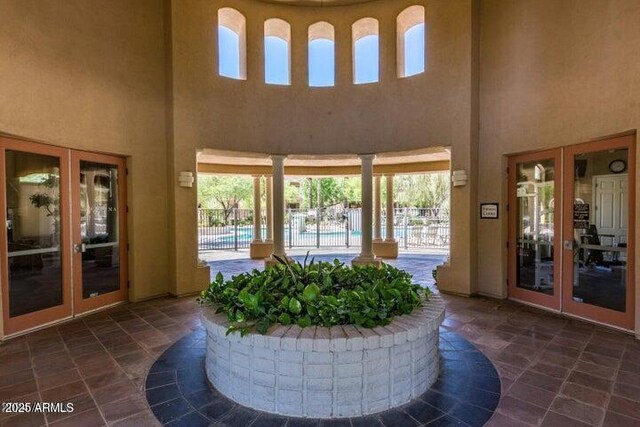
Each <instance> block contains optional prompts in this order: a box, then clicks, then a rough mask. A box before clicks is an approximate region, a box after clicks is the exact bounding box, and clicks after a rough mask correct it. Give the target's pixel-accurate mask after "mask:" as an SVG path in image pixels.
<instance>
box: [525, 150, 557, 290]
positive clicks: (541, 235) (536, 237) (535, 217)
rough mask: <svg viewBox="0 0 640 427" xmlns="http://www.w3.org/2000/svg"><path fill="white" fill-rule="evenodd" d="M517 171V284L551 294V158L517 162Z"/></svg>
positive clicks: (552, 209) (553, 167) (552, 223)
mask: <svg viewBox="0 0 640 427" xmlns="http://www.w3.org/2000/svg"><path fill="white" fill-rule="evenodd" d="M516 173H517V178H516V179H517V184H516V192H517V193H516V242H517V246H516V255H517V262H516V286H518V287H519V288H524V289H528V290H532V291H536V292H542V293H545V294H548V295H553V292H554V289H553V282H554V280H553V251H554V248H553V233H554V179H555V165H554V161H553V160H551V159H548V160H542V161H534V162H528V163H519V164H518V165H517V171H516Z"/></svg>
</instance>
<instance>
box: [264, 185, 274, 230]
mask: <svg viewBox="0 0 640 427" xmlns="http://www.w3.org/2000/svg"><path fill="white" fill-rule="evenodd" d="M265 187H266V188H265V193H266V198H267V239H266V241H267V242H273V178H271V175H267V176H266V180H265Z"/></svg>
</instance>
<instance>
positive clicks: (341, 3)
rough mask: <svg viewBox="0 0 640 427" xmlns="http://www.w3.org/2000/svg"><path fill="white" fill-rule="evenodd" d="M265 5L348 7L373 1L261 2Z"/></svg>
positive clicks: (297, 0)
mask: <svg viewBox="0 0 640 427" xmlns="http://www.w3.org/2000/svg"><path fill="white" fill-rule="evenodd" d="M260 1H262V2H264V3H274V4H286V5H290V6H346V5H350V4H356V3H367V2H369V1H372V0H260Z"/></svg>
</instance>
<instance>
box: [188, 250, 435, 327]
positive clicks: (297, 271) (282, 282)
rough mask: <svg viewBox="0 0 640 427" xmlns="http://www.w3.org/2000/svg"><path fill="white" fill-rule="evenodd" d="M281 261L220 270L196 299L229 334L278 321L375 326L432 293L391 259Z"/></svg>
mask: <svg viewBox="0 0 640 427" xmlns="http://www.w3.org/2000/svg"><path fill="white" fill-rule="evenodd" d="M307 258H308V254H307V257H305V260H304V263H302V264H301V263H299V262H295V263H292V262H289V261H287V260H282V259H278V261H279V264H277V265H275V266H273V267H271V268H267V269H265V270H263V271H260V270H255V269H254V270H253V271H252V272H250V273H243V274H240V275H238V276H234V277H232V278H231V280H228V281H224V279H223V277H222V274H221V273H218V274H217V276H216V279H215V280H214V281H213V282H212V283H211V285H210V286H209V287H208V288H207V289H205V290H204V291H202V294H201V296H200V297H199V298H198V301H199V303H200V304H202V305H212V306H214V307H216V312H217V313H226V314H227V317H228V319H229V325H230V326H229V329H228V330H227V334H228V333H231V332H234V331H240V332H241V334H242V335H245V334H246V333H248V332H249V331H250V330H252V329H253V328H255V330H256V331H257V332H259V333H261V334H265V333H266V332H267V329H268V328H269V327H270V326H271V325H273V324H275V323H280V324H283V325H292V324H297V325H299V326H300V327H302V328H304V327H307V326H312V325H316V326H326V327H330V326H335V325H359V326H363V327H365V328H373V327H375V326H378V325H386V324H388V323H389V322H391V319H392V318H393V316H397V315H402V314H408V313H410V312H411V311H413V309H414V308H415V307H417V306H420V305H421V302H422V299H421V296H422V297H423V298H425V299H426V298H428V295H429V290H428V289H426V288H422V287H421V286H420V285H417V284H414V283H413V282H412V280H411V279H412V276H411V275H410V274H409V273H407V272H406V271H403V270H400V269H397V268H395V267H393V266H390V265H388V264H382V266H380V267H376V266H354V267H349V266H346V265H345V264H344V263H341V262H339V261H338V260H337V259H336V260H334V261H333V262H332V263H330V262H314V260H313V259H312V260H311V262H310V263H309V264H307Z"/></svg>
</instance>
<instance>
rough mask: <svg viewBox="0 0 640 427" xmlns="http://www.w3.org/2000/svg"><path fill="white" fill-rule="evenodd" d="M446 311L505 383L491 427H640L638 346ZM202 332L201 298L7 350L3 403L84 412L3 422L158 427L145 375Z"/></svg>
mask: <svg viewBox="0 0 640 427" xmlns="http://www.w3.org/2000/svg"><path fill="white" fill-rule="evenodd" d="M440 262H441V257H435V256H428V255H420V256H406V255H402V256H401V258H400V259H399V260H398V261H397V262H395V264H396V265H398V266H399V267H401V268H406V269H407V270H409V271H411V272H413V273H414V274H415V275H416V279H417V281H419V282H421V283H425V284H428V283H430V278H431V270H432V269H433V266H435V265H437V264H438V263H440ZM247 265H249V266H252V265H254V264H253V263H251V262H249V263H248V264H245V265H244V266H243V265H242V264H238V261H228V262H215V263H212V267H213V270H214V271H213V273H214V274H215V272H217V271H218V270H224V271H225V272H227V274H236V273H237V272H238V270H239V269H240V268H246V267H247ZM260 265H261V264H260V263H256V264H255V266H257V267H259V266H260ZM445 301H446V303H447V317H446V319H445V321H444V325H443V327H444V328H445V329H447V330H449V331H454V332H457V333H459V334H460V335H462V336H463V337H465V338H466V339H467V340H469V341H471V342H472V343H474V344H475V345H476V347H477V348H479V349H480V350H481V351H482V352H483V353H484V354H485V355H486V356H487V357H488V358H489V359H490V360H491V361H492V362H493V363H494V365H495V366H496V368H497V370H498V373H499V375H500V379H501V383H502V398H501V400H500V403H499V405H498V408H497V410H496V412H495V414H494V415H493V417H492V419H491V420H489V423H488V424H489V425H491V426H538V425H544V426H555V425H562V426H563V427H570V426H589V425H591V426H602V425H604V426H625V427H626V426H640V341H638V340H636V339H634V338H633V337H631V336H628V335H624V334H621V333H618V332H613V331H610V330H608V329H606V328H602V327H598V326H593V325H590V324H587V323H584V322H580V321H576V320H571V319H566V318H562V317H559V316H555V315H552V314H548V313H545V312H543V311H540V310H536V309H532V308H528V307H525V306H522V305H520V304H516V303H511V302H506V301H496V300H489V299H485V298H459V297H450V296H445ZM199 326H200V321H199V319H198V309H197V307H196V304H195V301H194V298H192V297H188V298H180V299H173V298H160V299H157V300H153V301H147V302H141V303H134V304H127V305H124V306H120V307H117V308H114V309H111V310H109V311H106V312H101V313H97V314H93V315H91V316H88V317H85V318H82V319H78V320H75V321H73V322H71V323H66V324H63V325H59V326H53V327H50V328H47V329H44V330H42V331H38V332H35V333H32V334H29V335H27V336H24V337H20V338H16V339H12V340H9V341H7V342H5V343H2V344H0V401H1V402H7V401H11V402H42V401H47V400H49V399H53V400H55V401H71V402H73V403H74V405H75V409H76V410H75V411H74V412H73V413H66V414H65V413H62V414H46V415H45V414H38V413H32V414H10V413H0V426H21V427H22V426H43V425H55V426H74V425H75V426H94V425H95V426H99V425H118V426H136V427H141V426H154V425H158V424H159V423H158V421H157V420H156V418H155V417H154V415H153V414H152V412H151V411H150V409H149V406H148V404H147V402H146V398H145V395H144V393H143V391H144V382H145V378H146V375H147V372H148V370H149V368H150V367H151V365H152V364H153V363H154V361H155V359H156V358H157V357H158V356H159V355H160V354H162V353H163V352H164V351H165V350H166V349H167V348H169V346H170V345H171V344H172V343H174V342H175V341H177V340H178V339H179V338H180V337H182V336H184V335H185V334H187V333H190V332H193V331H195V330H196V329H197V328H198V327H199ZM358 425H360V424H358ZM372 425H374V424H372ZM354 427H355V423H354Z"/></svg>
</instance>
